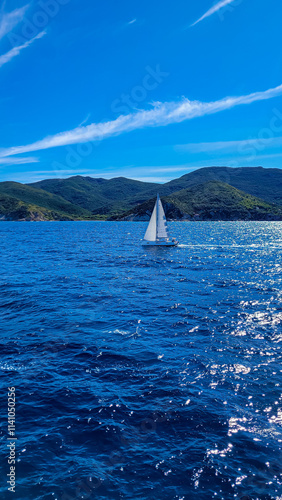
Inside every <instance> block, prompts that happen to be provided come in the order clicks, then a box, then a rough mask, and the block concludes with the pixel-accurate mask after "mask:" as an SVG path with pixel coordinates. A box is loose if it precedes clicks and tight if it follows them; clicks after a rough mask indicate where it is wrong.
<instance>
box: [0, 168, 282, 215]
mask: <svg viewBox="0 0 282 500" xmlns="http://www.w3.org/2000/svg"><path fill="white" fill-rule="evenodd" d="M157 192H159V193H160V195H161V197H162V199H163V201H164V203H165V209H166V212H167V215H168V217H170V218H176V219H181V218H183V217H184V218H185V217H186V218H187V219H189V218H194V217H196V218H200V219H204V220H210V219H211V220H230V219H231V220H233V219H240V220H246V219H250V220H264V219H267V220H278V219H279V220H282V217H281V209H282V208H281V207H282V170H280V169H265V168H262V167H250V168H247V167H244V168H230V167H206V168H201V169H199V170H195V171H194V172H190V173H189V174H186V175H183V176H182V177H180V178H178V179H174V180H172V181H170V182H167V183H165V184H154V183H149V182H141V181H136V180H132V179H126V178H124V177H118V178H115V179H110V180H107V179H97V178H92V177H82V176H75V177H70V178H68V179H48V180H43V181H40V182H37V183H33V184H26V185H25V184H20V183H18V182H2V183H0V196H1V198H0V219H1V220H7V219H9V220H22V219H24V220H96V219H110V220H114V219H119V220H121V219H122V220H124V219H126V218H128V217H129V218H135V217H137V219H138V218H145V219H146V218H148V216H149V212H150V210H151V208H150V207H151V205H152V204H153V200H154V199H155V198H156V194H157ZM146 212H147V213H146Z"/></svg>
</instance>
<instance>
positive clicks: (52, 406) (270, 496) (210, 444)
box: [0, 222, 282, 500]
mask: <svg viewBox="0 0 282 500" xmlns="http://www.w3.org/2000/svg"><path fill="white" fill-rule="evenodd" d="M170 227H171V230H172V233H173V236H175V237H177V238H178V239H179V240H180V241H181V245H180V246H179V247H178V248H156V249H154V248H146V249H143V248H142V247H141V246H140V239H141V238H142V236H143V233H144V230H145V225H144V224H143V223H114V222H112V223H103V222H97V223H90V222H88V223H87V222H85V223H84V222H80V223H63V222H60V223H47V222H46V223H34V224H31V223H8V222H7V223H2V224H1V225H0V238H1V262H2V272H1V279H0V290H1V297H0V314H1V325H2V327H1V339H0V343H1V361H0V367H1V415H3V418H2V419H1V439H2V442H1V446H2V447H1V498H4V499H6V498H13V497H14V498H17V499H20V500H29V499H36V500H47V499H50V500H51V499H57V500H68V499H69V500H74V499H78V498H79V499H80V498H91V499H92V498H93V499H99V500H104V499H110V500H117V499H128V500H133V499H140V500H143V499H144V500H146V499H148V500H151V499H154V500H159V499H161V500H210V499H222V500H228V499H230V500H231V499H233V498H234V499H241V498H242V499H244V500H247V499H252V500H274V499H275V500H279V499H280V500H281V499H282V475H281V473H282V470H281V463H282V387H281V383H282V366H281V359H282V357H281V341H282V328H281V319H282V308H281V280H282V273H281V271H282V258H281V256H282V224H281V223H276V222H275V223H264V222H263V223H249V222H248V223H247V222H246V223H243V222H231V223H230V222H224V223H220V222H213V223H209V222H195V223H171V225H170ZM10 386H14V387H16V392H17V405H16V412H17V418H16V426H17V431H16V434H17V437H18V441H17V460H18V461H17V466H16V469H17V470H16V473H17V487H16V494H15V495H14V496H13V494H12V493H9V494H8V493H7V486H6V474H7V472H8V464H7V461H6V458H5V457H6V456H7V447H6V443H7V435H8V433H7V425H6V420H7V417H6V413H7V404H6V401H7V396H6V390H7V387H10Z"/></svg>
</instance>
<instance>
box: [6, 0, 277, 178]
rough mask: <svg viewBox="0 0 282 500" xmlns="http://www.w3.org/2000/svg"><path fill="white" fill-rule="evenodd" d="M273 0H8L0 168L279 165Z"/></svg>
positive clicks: (31, 172) (175, 169) (44, 173)
mask: <svg viewBox="0 0 282 500" xmlns="http://www.w3.org/2000/svg"><path fill="white" fill-rule="evenodd" d="M281 16H282V4H281V2H280V1H279V0H268V2H266V1H262V0H219V1H213V0H198V1H197V2H195V1H192V0H174V2H163V1H160V0H154V2H152V1H148V0H142V2H137V1H132V0H131V1H129V0H120V1H119V2H117V1H116V0H103V2H96V1H94V0H40V1H30V2H28V1H27V0H26V1H19V0H6V1H5V2H4V3H3V2H2V6H1V10H0V71H1V80H0V87H1V93H0V104H1V122H0V128H1V135H0V137H1V142H0V180H2V181H3V180H16V181H19V182H33V181H36V180H40V179H44V178H52V177H69V176H71V175H76V174H80V175H92V176H95V177H97V176H98V177H106V178H111V177H116V176H121V175H122V176H126V177H130V178H135V179H141V180H152V181H160V182H164V181H166V180H169V179H172V178H176V177H179V176H180V175H183V174H185V173H187V172H189V171H191V170H194V169H196V168H200V167H202V166H211V165H213V166H214V165H219V166H221V165H227V166H240V167H242V166H257V165H261V166H264V167H278V168H281V167H282V148H281V146H282V54H281V46H282V43H281V42H282V32H281Z"/></svg>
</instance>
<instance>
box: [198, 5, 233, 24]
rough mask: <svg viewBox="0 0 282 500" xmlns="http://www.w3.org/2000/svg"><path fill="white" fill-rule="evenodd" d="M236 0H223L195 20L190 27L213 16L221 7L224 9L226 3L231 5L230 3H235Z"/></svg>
mask: <svg viewBox="0 0 282 500" xmlns="http://www.w3.org/2000/svg"><path fill="white" fill-rule="evenodd" d="M234 1H235V0H221V1H220V2H218V3H216V4H215V5H213V7H211V8H210V9H209V10H208V11H207V12H206V13H205V14H204V15H203V16H202V17H200V18H199V19H198V20H197V21H195V22H194V23H193V24H191V26H190V27H192V26H195V25H196V24H198V23H200V22H201V21H203V20H204V19H206V18H207V17H210V16H212V15H213V14H215V13H216V12H218V11H219V10H220V9H223V7H226V5H229V4H230V3H233V2H234Z"/></svg>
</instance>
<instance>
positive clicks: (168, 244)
mask: <svg viewBox="0 0 282 500" xmlns="http://www.w3.org/2000/svg"><path fill="white" fill-rule="evenodd" d="M178 244H179V241H172V240H170V241H145V240H143V242H142V246H144V247H177V245H178Z"/></svg>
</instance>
